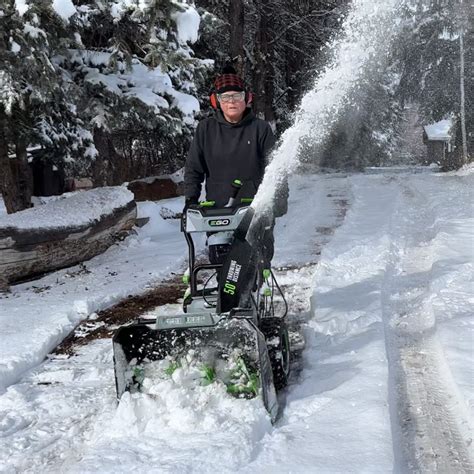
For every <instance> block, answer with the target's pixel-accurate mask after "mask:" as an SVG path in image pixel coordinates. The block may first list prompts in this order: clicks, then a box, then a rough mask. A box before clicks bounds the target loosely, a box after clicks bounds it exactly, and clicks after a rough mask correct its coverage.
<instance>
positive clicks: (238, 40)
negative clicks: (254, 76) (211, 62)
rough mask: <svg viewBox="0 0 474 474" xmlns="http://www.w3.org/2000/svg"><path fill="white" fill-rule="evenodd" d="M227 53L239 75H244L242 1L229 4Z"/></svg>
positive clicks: (232, 0) (231, 0)
mask: <svg viewBox="0 0 474 474" xmlns="http://www.w3.org/2000/svg"><path fill="white" fill-rule="evenodd" d="M228 18H229V25H230V41H229V52H230V55H231V58H232V60H233V62H234V65H235V68H236V70H237V72H238V74H239V75H241V76H243V75H244V57H245V52H244V5H243V2H242V0H230V2H229V15H228Z"/></svg>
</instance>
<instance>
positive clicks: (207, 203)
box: [199, 201, 216, 207]
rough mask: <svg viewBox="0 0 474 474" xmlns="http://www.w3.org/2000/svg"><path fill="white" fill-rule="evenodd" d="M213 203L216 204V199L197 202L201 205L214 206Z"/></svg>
mask: <svg viewBox="0 0 474 474" xmlns="http://www.w3.org/2000/svg"><path fill="white" fill-rule="evenodd" d="M215 204H216V201H201V202H200V203H199V205H200V206H201V207H213V206H215Z"/></svg>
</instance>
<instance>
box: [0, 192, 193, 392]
mask: <svg viewBox="0 0 474 474" xmlns="http://www.w3.org/2000/svg"><path fill="white" fill-rule="evenodd" d="M182 201H183V200H182V198H176V199H169V200H164V201H161V202H160V204H153V203H139V210H138V216H139V217H143V216H149V217H151V219H150V222H149V223H148V224H147V225H145V226H144V227H143V228H141V229H138V230H137V233H136V234H135V235H131V236H130V237H128V238H127V239H126V240H125V241H124V242H122V243H120V244H117V245H115V246H113V247H112V248H110V249H109V250H108V251H107V252H106V253H105V254H102V255H99V256H98V257H96V258H94V259H92V260H90V261H88V262H85V263H84V264H83V265H79V266H76V267H71V268H67V269H64V270H61V271H58V272H55V273H51V274H49V275H48V276H46V277H44V278H42V279H40V280H34V281H32V282H29V283H24V284H21V285H15V286H12V291H11V293H10V294H5V295H2V294H0V321H1V328H2V342H1V343H0V393H2V392H3V391H4V390H5V387H7V386H8V385H10V384H11V383H14V382H16V381H17V380H18V379H19V377H20V376H21V374H22V373H23V372H24V371H26V370H28V369H31V368H32V367H35V366H36V365H38V364H39V363H41V362H42V361H43V360H44V358H45V357H46V355H47V354H48V353H49V352H50V351H51V350H52V349H54V348H55V347H56V346H57V345H58V343H59V342H61V341H62V340H63V339H64V337H65V336H67V334H69V332H71V330H72V329H73V328H74V327H75V326H76V325H77V324H78V323H79V322H80V321H81V320H83V319H84V318H87V317H90V315H92V317H93V313H94V312H96V311H99V310H101V309H104V308H106V307H109V306H111V305H112V304H114V303H116V302H118V301H120V300H121V299H123V298H125V297H126V296H128V295H133V294H137V293H141V292H143V291H144V290H145V289H147V288H148V287H150V286H152V285H153V284H154V283H156V282H157V281H158V280H160V279H162V278H163V277H165V276H169V275H170V274H171V272H180V271H182V267H183V265H184V255H185V247H186V246H185V243H184V241H183V239H182V238H181V237H180V236H179V222H178V221H176V220H164V219H162V218H161V216H160V210H161V209H162V208H163V207H165V208H167V209H171V210H173V211H175V212H177V211H180V210H181V209H182V206H183V203H182ZM39 211H41V209H39ZM89 211H90V210H89V209H87V210H86V211H85V212H84V214H85V215H89V214H90V212H89ZM27 212H28V211H27ZM77 212H79V210H77ZM9 217H10V216H6V217H5V219H7V218H9ZM11 217H13V216H11ZM78 219H79V217H78Z"/></svg>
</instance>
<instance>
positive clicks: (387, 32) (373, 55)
mask: <svg viewBox="0 0 474 474" xmlns="http://www.w3.org/2000/svg"><path fill="white" fill-rule="evenodd" d="M402 2H403V0H381V1H376V2H374V1H373V0H354V1H353V2H352V9H351V11H350V12H349V14H348V16H347V18H346V19H345V21H344V24H343V27H342V34H341V35H339V37H338V38H336V39H335V40H334V41H333V43H332V44H331V45H330V46H329V50H330V51H331V55H332V56H331V57H332V60H331V61H330V64H329V65H328V66H327V67H326V68H325V69H324V70H323V71H322V73H321V74H320V75H319V77H318V78H317V79H316V81H315V83H314V86H313V88H312V89H311V90H310V91H309V92H308V93H307V94H306V95H305V96H304V97H303V99H302V101H301V104H300V107H299V109H298V111H297V112H296V114H295V120H294V124H293V125H292V126H291V127H290V128H289V129H288V130H286V131H285V133H284V134H283V136H282V138H281V141H280V145H279V147H278V148H277V149H276V150H275V151H274V152H273V156H272V158H273V159H272V161H271V163H270V165H269V166H268V167H267V169H266V171H265V176H264V178H263V182H262V184H261V186H260V188H259V191H258V193H257V196H256V197H255V199H254V202H253V207H254V208H255V210H256V211H257V214H260V215H261V214H267V213H269V212H271V208H272V207H273V199H274V197H275V195H276V194H278V191H279V187H280V186H282V184H283V183H284V181H285V179H286V178H287V176H288V175H289V174H291V173H292V172H293V171H294V170H295V168H296V166H297V165H298V159H299V148H300V145H301V142H302V140H305V139H308V140H310V141H311V143H312V144H314V145H320V144H322V143H323V141H324V140H325V138H326V137H327V136H328V134H329V132H330V131H331V128H332V126H333V124H334V123H335V121H336V119H337V117H338V114H339V112H340V111H341V110H342V107H343V106H344V105H345V100H346V99H347V96H348V94H349V93H350V91H351V90H352V89H353V88H354V87H355V86H357V84H358V82H359V81H360V79H361V78H362V77H363V74H364V73H365V72H366V68H367V66H368V65H370V64H371V63H372V62H373V61H377V60H379V59H382V58H384V57H385V56H386V55H387V54H388V52H389V50H390V47H391V42H392V40H393V38H394V36H395V34H396V31H397V25H398V24H399V21H397V19H398V18H399V16H398V15H397V9H398V7H400V6H401V3H402Z"/></svg>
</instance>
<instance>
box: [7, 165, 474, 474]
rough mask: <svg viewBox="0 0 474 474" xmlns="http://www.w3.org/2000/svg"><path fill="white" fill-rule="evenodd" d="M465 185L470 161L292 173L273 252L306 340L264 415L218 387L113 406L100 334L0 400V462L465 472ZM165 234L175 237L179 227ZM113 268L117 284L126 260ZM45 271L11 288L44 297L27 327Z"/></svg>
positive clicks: (468, 237)
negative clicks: (276, 408) (441, 168)
mask: <svg viewBox="0 0 474 474" xmlns="http://www.w3.org/2000/svg"><path fill="white" fill-rule="evenodd" d="M471 171H472V170H471ZM473 181H474V174H472V172H469V171H468V172H461V173H457V174H456V173H453V174H451V175H442V174H438V173H435V172H433V171H432V170H426V172H424V173H413V171H410V170H406V171H400V170H398V171H396V172H395V171H390V170H384V171H383V172H379V173H375V174H370V175H352V176H344V175H322V176H318V175H314V176H312V175H308V174H307V173H306V174H305V176H304V177H303V176H294V177H293V178H292V179H291V181H290V191H291V194H290V207H289V213H288V215H287V216H285V217H284V218H282V219H280V220H279V221H278V224H277V228H276V239H277V240H276V249H277V255H276V257H275V263H276V264H278V265H279V266H281V267H282V269H281V270H279V272H278V274H279V277H280V282H281V283H282V284H283V285H284V286H285V290H286V292H287V295H288V299H289V303H290V318H292V320H298V321H299V322H300V323H301V324H302V331H303V333H304V336H305V342H306V348H305V350H304V351H303V358H302V361H301V366H302V370H301V372H300V373H299V375H298V376H297V377H295V380H294V381H293V383H292V384H291V385H290V386H289V387H288V389H287V391H286V392H285V394H283V396H282V399H281V401H282V403H283V404H284V410H283V415H282V418H281V419H280V420H279V422H278V423H277V424H276V425H275V426H272V425H271V424H270V422H269V418H268V415H267V413H266V412H265V410H264V409H263V407H262V404H261V403H259V400H250V401H245V400H236V399H234V398H231V397H229V396H228V395H226V394H225V393H224V392H223V391H222V390H221V387H219V386H218V385H213V384H211V385H209V386H207V387H200V388H199V390H194V391H193V392H192V393H189V392H187V391H186V390H183V389H182V388H180V387H179V386H176V387H173V386H170V387H169V390H167V391H163V393H160V394H159V395H158V396H157V397H155V398H154V397H151V396H148V395H143V394H141V395H136V396H128V395H126V396H125V397H124V398H123V399H122V401H121V403H120V405H119V406H118V407H117V406H116V403H115V398H114V381H113V369H112V368H113V365H112V347H111V342H110V340H102V341H96V342H94V343H93V344H90V345H88V346H86V347H83V348H81V349H80V350H79V351H78V353H77V354H76V355H75V356H73V357H71V358H69V359H67V358H64V357H57V356H53V357H52V358H50V359H49V360H47V361H46V362H45V363H44V364H41V365H39V366H37V367H36V368H35V369H34V370H31V371H29V372H27V373H26V374H24V376H22V378H21V380H20V381H19V382H18V383H15V384H13V385H11V386H10V387H8V389H7V391H6V392H5V393H4V394H3V395H1V396H0V411H1V413H0V419H1V422H0V435H1V437H2V444H1V447H0V458H1V460H2V464H1V467H0V470H1V471H2V472H81V473H83V472H129V471H130V470H137V471H140V472H211V471H214V472H231V471H232V472H236V471H237V472H248V471H250V470H253V471H258V472H268V473H270V472H272V473H274V472H281V473H289V472H331V473H333V472H338V473H339V472H340V473H342V472H344V473H345V472H374V473H380V472H392V471H396V472H406V471H407V470H408V469H412V470H416V469H419V470H422V471H425V472H436V471H438V472H469V469H470V468H471V467H472V465H470V464H469V463H470V462H471V460H470V459H469V456H470V453H469V451H468V447H469V443H470V441H469V438H470V437H471V436H472V435H471V433H470V428H469V427H470V423H471V418H472V409H473V403H474V402H473V400H474V398H473V394H474V390H473V382H472V381H473V380H474V374H473V369H472V367H473V360H472V356H473V350H472V343H473V339H472V331H473V327H474V323H473V321H472V317H471V314H472V302H473V301H474V294H473V285H472V275H473V272H472V265H473V259H474V258H473V257H474V255H473V246H472V242H473V237H474V235H473V234H474V216H473V209H472V205H469V203H472V197H473V196H472V189H474V188H473V184H474V182H473ZM170 225H171V224H170ZM145 229H146V227H145V228H144V229H143V230H144V231H145ZM158 229H159V228H158ZM148 231H149V232H150V234H149V235H150V239H151V241H155V242H156V241H157V240H158V234H156V235H154V236H153V234H154V231H153V229H151V228H150V229H148ZM169 234H170V241H171V240H173V239H180V238H181V237H180V236H179V235H178V229H177V228H176V227H175V228H174V229H173V230H172V229H171V228H170V229H169ZM171 234H173V238H171ZM132 239H133V238H132ZM140 239H141V237H140ZM141 241H142V242H143V240H141ZM123 245H124V247H125V248H119V249H111V250H109V251H108V252H106V253H105V254H104V255H103V256H101V258H100V261H99V260H97V259H94V260H92V261H91V262H90V263H89V264H88V268H93V269H94V271H95V272H97V274H101V273H100V272H103V271H104V268H105V267H107V266H109V265H111V264H112V261H113V260H114V258H115V257H116V256H117V254H119V253H120V252H122V251H123V252H125V251H132V250H133V246H131V247H130V246H129V247H128V248H127V245H129V243H127V242H125V243H124V244H123ZM136 245H137V247H138V248H139V249H140V252H138V250H137V249H136V252H137V253H136V254H135V255H142V256H143V250H144V248H143V246H142V245H143V244H141V243H140V241H138V242H136ZM150 245H151V244H150ZM174 245H175V244H174ZM150 248H151V249H155V250H156V248H155V247H154V246H151V247H150ZM173 248H174V247H173ZM319 252H320V255H318V254H319ZM123 258H124V257H123ZM121 261H122V262H124V259H122V260H121ZM131 261H132V260H130V262H131ZM115 270H117V271H118V272H119V277H118V279H117V281H118V285H117V287H118V289H117V290H116V294H120V293H123V292H124V290H123V287H124V286H122V285H125V282H124V281H123V279H124V278H125V274H126V272H127V271H129V270H130V267H127V266H125V267H124V271H125V274H122V273H120V272H121V270H120V265H119V266H118V267H116V268H115ZM58 275H59V276H61V273H60V272H58ZM132 276H133V273H132ZM47 279H48V280H47V282H48V284H50V285H51V288H50V289H48V290H45V291H43V292H41V293H34V291H33V288H32V285H31V284H30V285H21V286H20V287H14V295H16V296H15V298H17V300H18V301H26V298H27V297H28V298H29V304H30V307H31V306H34V307H35V308H38V309H39V311H38V312H37V313H36V316H31V309H30V310H28V309H27V307H23V311H24V315H23V319H21V320H17V329H18V331H23V334H24V336H25V337H28V333H29V331H30V327H29V325H28V324H26V323H28V322H29V323H31V321H32V319H33V318H34V319H35V320H38V319H41V318H43V317H48V314H49V312H48V310H47V308H46V306H42V305H40V306H38V302H39V301H40V300H41V299H42V298H46V297H48V296H47V295H48V294H50V296H49V298H51V299H49V302H50V304H51V302H52V301H53V300H52V298H53V296H54V295H56V298H59V296H58V295H59V292H60V291H61V287H62V286H64V285H61V282H62V280H61V278H58V281H57V282H55V281H54V278H53V277H52V276H49V277H47ZM44 285H45V282H44V280H43V281H39V282H36V284H35V286H37V287H43V286H44ZM113 288H114V284H113V283H112V282H109V283H108V291H111V289H113ZM93 291H99V290H98V289H95V288H94V289H93ZM42 295H45V296H42ZM99 296H100V292H99ZM73 298H74V296H73V292H72V291H71V293H66V295H65V296H64V300H63V301H62V303H61V304H62V305H64V307H66V306H67V304H68V302H69V303H71V302H72V299H73ZM5 301H6V302H7V303H8V301H9V299H6V300H5V299H2V300H1V303H2V313H3V314H2V318H8V317H9V316H8V314H7V313H5V312H4V309H3V308H4V305H3V303H4V302H5ZM12 301H13V300H12ZM98 301H100V298H98ZM310 302H311V303H310ZM10 308H12V306H10ZM91 308H93V307H91ZM89 310H92V309H89ZM168 310H169V311H170V312H173V311H178V307H172V308H168ZM28 312H30V319H29V320H28V317H27V313H28ZM85 312H87V309H85ZM3 320H4V319H3ZM10 324H11V325H12V326H13V325H15V318H14V317H12V318H11V321H10ZM36 325H37V326H39V323H36ZM4 341H8V337H7V338H4ZM41 350H42V349H41ZM41 354H42V352H38V353H37V358H38V359H40V358H41ZM414 384H415V385H416V384H419V385H418V386H419V387H420V390H413V387H414ZM425 393H426V394H428V395H430V394H434V398H430V396H427V397H425V396H424V395H423V394H425ZM418 395H419V396H420V397H421V398H420V399H418V398H417V396H418ZM445 445H446V446H447V448H446V447H445Z"/></svg>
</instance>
